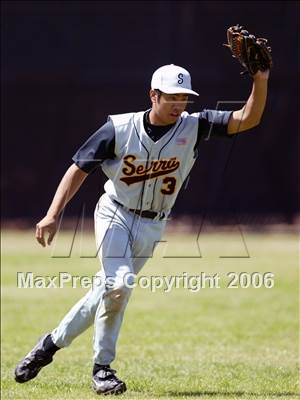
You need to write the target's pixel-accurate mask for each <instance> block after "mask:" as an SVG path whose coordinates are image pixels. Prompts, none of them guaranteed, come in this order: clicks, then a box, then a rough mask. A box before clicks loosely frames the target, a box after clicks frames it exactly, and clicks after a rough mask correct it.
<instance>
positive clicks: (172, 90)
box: [151, 64, 199, 96]
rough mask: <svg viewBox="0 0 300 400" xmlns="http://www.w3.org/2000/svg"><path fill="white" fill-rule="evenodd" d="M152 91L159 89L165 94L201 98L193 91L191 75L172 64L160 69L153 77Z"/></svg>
mask: <svg viewBox="0 0 300 400" xmlns="http://www.w3.org/2000/svg"><path fill="white" fill-rule="evenodd" d="M151 89H159V90H160V91H162V92H163V93H167V94H177V93H186V94H193V95H195V96H199V94H198V93H197V92H194V91H193V90H192V82H191V75H190V73H189V72H188V71H187V70H186V69H184V68H182V67H179V66H178V65H174V64H170V65H164V66H162V67H160V68H158V69H157V70H156V71H155V72H154V74H153V75H152V80H151Z"/></svg>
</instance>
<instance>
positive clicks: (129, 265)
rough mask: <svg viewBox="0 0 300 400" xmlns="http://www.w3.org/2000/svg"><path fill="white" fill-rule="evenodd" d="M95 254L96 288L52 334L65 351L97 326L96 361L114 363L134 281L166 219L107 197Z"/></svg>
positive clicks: (98, 219)
mask: <svg viewBox="0 0 300 400" xmlns="http://www.w3.org/2000/svg"><path fill="white" fill-rule="evenodd" d="M94 216H95V235H96V244H97V253H98V256H99V259H100V262H101V265H102V269H101V270H100V271H99V272H98V273H97V274H96V277H97V279H96V284H95V285H93V287H92V288H91V289H90V290H89V292H88V293H87V294H86V295H85V296H84V297H83V298H82V299H81V300H79V301H78V302H77V303H76V304H75V305H74V306H73V307H72V308H71V310H70V311H69V312H68V313H67V314H66V316H65V317H64V318H63V319H62V321H61V322H60V324H59V325H58V327H57V328H55V329H54V330H53V331H52V339H53V342H54V343H55V344H56V345H57V346H58V347H60V348H63V347H67V346H68V345H69V344H70V343H71V342H72V341H73V340H74V339H75V338H76V337H77V336H78V335H80V334H81V333H82V332H84V331H85V330H86V329H87V328H88V327H89V326H91V325H92V324H93V323H94V337H93V347H94V362H95V363H97V364H102V365H106V364H110V363H111V362H112V361H113V360H114V358H115V353H116V342H117V339H118V335H119V331H120V328H121V324H122V320H123V316H124V311H125V308H126V305H127V303H128V300H129V297H130V294H131V291H132V288H130V286H131V285H132V283H133V281H134V279H133V276H132V274H135V275H137V274H138V273H139V271H140V270H141V268H142V267H143V265H144V264H145V262H146V261H147V259H148V258H149V257H152V254H153V250H154V247H155V245H156V243H157V242H158V241H159V240H160V239H161V236H162V233H163V230H164V228H165V225H166V219H163V220H159V219H158V218H156V219H154V220H152V219H149V218H141V217H140V216H139V215H136V214H134V213H133V212H131V211H129V210H125V209H124V208H122V207H121V206H118V205H117V204H116V203H115V202H113V201H112V200H111V199H110V198H109V196H108V195H107V194H106V193H105V194H104V195H102V196H101V198H100V200H99V202H98V203H97V206H96V209H95V214H94Z"/></svg>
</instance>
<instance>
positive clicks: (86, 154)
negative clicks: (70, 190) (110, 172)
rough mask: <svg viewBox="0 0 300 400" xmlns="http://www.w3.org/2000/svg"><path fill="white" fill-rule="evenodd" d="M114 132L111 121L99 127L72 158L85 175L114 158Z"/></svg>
mask: <svg viewBox="0 0 300 400" xmlns="http://www.w3.org/2000/svg"><path fill="white" fill-rule="evenodd" d="M114 151H115V130H114V126H113V124H112V122H111V121H108V122H106V123H105V124H104V125H102V126H101V128H99V129H98V130H97V131H96V132H95V133H94V134H93V135H92V136H90V137H89V138H88V140H87V141H86V142H85V143H84V144H83V145H82V146H81V147H80V148H79V149H78V150H77V152H76V153H75V154H74V156H73V157H72V160H73V161H74V163H75V164H76V165H77V166H78V167H79V168H80V169H82V170H83V171H84V172H86V173H90V172H92V171H93V170H94V169H96V168H97V167H99V166H100V165H101V163H102V162H103V161H104V160H107V159H113V158H114V157H115V153H114Z"/></svg>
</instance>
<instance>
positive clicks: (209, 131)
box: [193, 110, 234, 147]
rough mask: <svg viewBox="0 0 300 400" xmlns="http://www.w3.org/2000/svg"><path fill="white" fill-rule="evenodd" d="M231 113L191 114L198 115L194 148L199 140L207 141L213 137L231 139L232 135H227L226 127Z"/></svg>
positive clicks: (202, 112)
mask: <svg viewBox="0 0 300 400" xmlns="http://www.w3.org/2000/svg"><path fill="white" fill-rule="evenodd" d="M232 112H233V111H219V110H203V111H201V112H199V113H196V114H193V115H198V118H199V127H198V138H197V144H196V147H197V145H198V144H199V142H200V140H202V139H206V140H208V139H209V138H210V137H213V136H219V137H227V138H232V137H233V136H234V135H229V134H228V133H227V126H228V122H229V119H230V116H231V114H232Z"/></svg>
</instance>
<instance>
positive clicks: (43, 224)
mask: <svg viewBox="0 0 300 400" xmlns="http://www.w3.org/2000/svg"><path fill="white" fill-rule="evenodd" d="M56 231H57V220H56V218H54V217H50V216H48V215H46V217H44V218H43V219H42V220H41V221H40V222H38V223H37V224H36V231H35V237H36V240H37V241H38V242H39V243H40V244H41V245H42V246H43V247H46V238H45V236H46V234H47V233H48V234H49V236H48V239H47V244H48V246H50V244H51V242H52V240H53V238H54V236H55V233H56Z"/></svg>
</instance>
